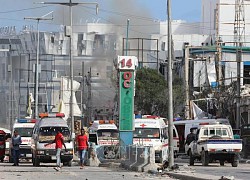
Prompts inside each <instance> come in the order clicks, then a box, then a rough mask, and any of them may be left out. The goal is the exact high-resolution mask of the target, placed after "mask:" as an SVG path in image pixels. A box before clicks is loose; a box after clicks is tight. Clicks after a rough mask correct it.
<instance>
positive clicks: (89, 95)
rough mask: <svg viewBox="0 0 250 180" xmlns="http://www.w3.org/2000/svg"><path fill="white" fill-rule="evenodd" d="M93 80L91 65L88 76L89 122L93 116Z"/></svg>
mask: <svg viewBox="0 0 250 180" xmlns="http://www.w3.org/2000/svg"><path fill="white" fill-rule="evenodd" d="M91 81H92V72H91V67H90V68H89V72H88V75H87V76H86V84H87V86H88V107H87V108H88V119H87V121H88V122H87V123H88V124H89V123H90V122H91V120H92V119H91V117H92V94H91V93H92V92H91Z"/></svg>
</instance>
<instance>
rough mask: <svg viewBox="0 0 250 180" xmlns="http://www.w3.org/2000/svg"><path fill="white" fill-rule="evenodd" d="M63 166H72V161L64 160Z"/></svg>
mask: <svg viewBox="0 0 250 180" xmlns="http://www.w3.org/2000/svg"><path fill="white" fill-rule="evenodd" d="M63 166H69V167H71V166H72V161H68V162H63Z"/></svg>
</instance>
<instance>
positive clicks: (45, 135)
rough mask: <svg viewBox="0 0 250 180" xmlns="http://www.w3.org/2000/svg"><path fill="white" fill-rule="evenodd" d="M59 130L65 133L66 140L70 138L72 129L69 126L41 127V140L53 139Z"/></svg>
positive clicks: (48, 140) (49, 140)
mask: <svg viewBox="0 0 250 180" xmlns="http://www.w3.org/2000/svg"><path fill="white" fill-rule="evenodd" d="M58 130H60V131H61V133H62V134H63V137H64V140H65V141H69V140H70V131H69V128H68V127H41V128H40V130H39V142H51V141H53V140H54V139H55V135H56V134H57V132H58Z"/></svg>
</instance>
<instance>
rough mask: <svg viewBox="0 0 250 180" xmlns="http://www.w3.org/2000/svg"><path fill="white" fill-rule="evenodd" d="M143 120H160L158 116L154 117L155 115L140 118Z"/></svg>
mask: <svg viewBox="0 0 250 180" xmlns="http://www.w3.org/2000/svg"><path fill="white" fill-rule="evenodd" d="M142 118H143V119H157V118H160V117H159V116H155V115H144V116H142Z"/></svg>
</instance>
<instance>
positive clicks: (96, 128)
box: [88, 120, 119, 159]
mask: <svg viewBox="0 0 250 180" xmlns="http://www.w3.org/2000/svg"><path fill="white" fill-rule="evenodd" d="M88 133H89V142H90V143H95V144H96V145H97V147H101V148H99V149H102V152H101V153H99V154H100V156H99V157H98V158H99V159H100V158H104V159H114V158H116V157H117V156H118V150H119V146H117V145H119V130H118V128H117V126H116V125H115V121H114V120H95V121H93V122H92V124H91V126H90V127H89V129H88Z"/></svg>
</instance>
